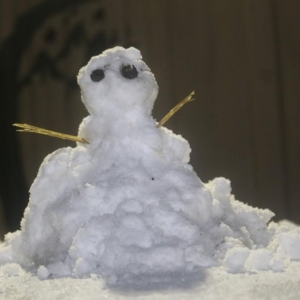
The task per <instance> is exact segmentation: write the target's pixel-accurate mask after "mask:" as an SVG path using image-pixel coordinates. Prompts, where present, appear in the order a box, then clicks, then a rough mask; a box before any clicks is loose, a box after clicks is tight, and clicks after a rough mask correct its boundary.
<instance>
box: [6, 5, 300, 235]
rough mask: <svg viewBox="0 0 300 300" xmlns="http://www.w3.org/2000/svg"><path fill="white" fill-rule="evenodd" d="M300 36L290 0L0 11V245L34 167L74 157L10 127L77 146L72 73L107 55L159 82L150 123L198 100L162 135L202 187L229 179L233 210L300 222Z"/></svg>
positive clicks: (14, 223)
mask: <svg viewBox="0 0 300 300" xmlns="http://www.w3.org/2000/svg"><path fill="white" fill-rule="evenodd" d="M299 32H300V2H299V0H285V1H281V0H277V1H275V0H248V1H247V0H240V1H236V0H226V1H224V0H188V1H187V0H164V1H162V0H151V1H150V0H139V1H137V0H106V1H104V0H103V1H96V0H84V1H83V0H72V1H70V0H51V1H50V0H34V1H32V0H30V1H29V0H11V1H6V0H0V88H1V94H0V97H1V99H0V103H1V110H0V122H1V130H0V135H1V147H0V199H1V206H2V208H1V211H0V212H1V213H0V216H1V217H0V223H1V224H0V235H3V233H4V232H7V231H14V230H16V229H17V228H19V223H20V219H21V217H22V214H23V211H24V208H25V207H26V205H27V202H28V190H29V187H30V184H31V183H32V181H33V180H34V178H35V176H36V173H37V171H38V167H39V165H40V164H41V162H42V160H43V158H44V157H45V156H46V155H47V154H48V153H50V152H52V151H54V150H55V149H57V148H60V147H64V146H69V145H70V146H74V143H72V142H68V141H62V140H57V139H53V138H50V137H44V136H38V135H33V134H25V133H24V134H20V133H16V131H15V129H14V128H12V126H11V124H12V123H15V122H18V123H29V124H32V125H36V126H40V127H43V128H47V129H51V130H56V131H60V132H64V133H69V134H73V135H76V133H77V128H78V125H79V123H80V122H81V120H82V118H83V117H84V116H86V115H87V112H86V110H85V108H84V106H83V105H82V104H81V101H80V92H79V88H78V87H77V84H76V75H77V72H78V70H79V68H80V67H82V66H84V65H85V64H86V63H87V62H88V60H89V58H90V57H91V56H92V55H97V54H99V53H101V52H102V51H103V50H105V49H107V48H110V47H112V46H115V45H121V46H124V47H128V46H131V45H133V46H135V47H137V48H139V49H140V50H141V51H142V54H143V56H144V60H145V61H146V63H147V64H148V65H149V66H150V68H151V69H152V71H153V73H154V74H155V75H156V78H157V81H158V84H159V86H160V94H159V97H158V99H157V102H156V105H155V109H154V113H153V114H154V117H155V118H156V119H157V120H160V119H161V118H162V117H163V116H164V115H165V114H166V113H167V112H168V111H169V110H170V109H171V108H172V107H173V106H174V105H175V104H176V103H178V102H179V101H180V100H182V99H183V98H184V97H185V96H186V95H187V94H189V93H190V92H191V91H192V90H195V91H196V101H194V102H193V103H190V104H188V105H187V106H185V107H184V108H183V109H182V110H181V111H180V112H179V113H178V114H177V115H175V116H174V117H173V118H172V119H171V120H170V121H169V122H168V123H167V127H168V128H170V129H172V130H173V131H174V132H175V133H179V134H182V135H183V136H184V137H185V138H186V139H187V140H188V141H189V142H190V144H191V147H192V159H191V164H192V165H193V166H194V168H195V170H196V171H197V173H198V174H199V176H200V178H201V179H202V180H203V181H205V182H207V181H208V180H210V179H213V178H214V177H218V176H224V177H227V178H229V179H230V180H231V182H232V187H233V194H235V195H236V198H237V199H239V200H241V201H243V202H246V203H249V204H250V205H252V206H258V207H262V208H270V209H271V210H273V211H274V212H275V213H276V216H277V217H276V218H277V220H278V219H282V218H288V219H290V220H293V221H295V222H300V213H299V210H298V206H299V202H300V199H299V194H300V187H299V175H298V172H299V170H300V158H299V153H300V130H299V129H300V126H299V125H300V119H299V113H300V39H299ZM47 192H51V191H45V193H47Z"/></svg>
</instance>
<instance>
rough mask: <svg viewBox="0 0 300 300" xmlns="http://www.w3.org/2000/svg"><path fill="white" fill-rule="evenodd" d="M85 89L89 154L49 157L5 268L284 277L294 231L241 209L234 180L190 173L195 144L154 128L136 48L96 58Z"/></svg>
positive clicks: (4, 253) (152, 94) (3, 250)
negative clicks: (222, 271) (214, 270)
mask: <svg viewBox="0 0 300 300" xmlns="http://www.w3.org/2000/svg"><path fill="white" fill-rule="evenodd" d="M78 83H79V85H80V88H81V93H82V101H83V103H84V104H85V106H86V107H87V109H88V112H89V114H90V115H89V116H88V117H86V118H85V119H84V120H83V121H82V123H81V124H80V126H79V134H78V135H79V136H80V137H82V138H84V139H85V140H87V141H88V144H81V143H78V144H77V146H76V147H75V148H71V147H67V148H63V149H59V150H57V151H55V152H54V153H52V154H50V155H48V156H47V157H46V158H45V160H44V162H43V164H42V165H41V167H40V169H39V172H38V175H37V177H36V179H35V181H34V183H33V184H32V186H31V189H30V200H29V204H28V207H27V208H26V210H25V213H24V218H23V220H22V222H21V230H20V231H17V232H15V233H10V234H8V235H6V238H5V241H4V242H3V243H2V244H1V245H0V264H5V263H17V264H20V265H21V266H22V267H23V268H24V269H26V270H29V271H31V272H32V273H34V274H37V276H38V278H40V279H47V278H50V277H51V278H55V277H65V276H73V277H88V276H90V275H91V274H94V275H93V276H100V277H101V278H105V279H107V280H108V281H109V282H110V283H121V282H130V281H131V282H132V278H134V280H137V281H138V280H149V281H152V282H156V283H157V282H160V281H162V280H165V281H172V280H173V279H174V278H177V279H178V278H180V280H182V278H183V277H182V276H183V274H186V275H187V277H188V276H190V277H189V278H192V277H193V276H194V274H195V273H197V272H200V273H199V274H202V273H201V272H203V268H209V267H213V266H224V267H225V268H226V270H228V271H229V272H231V273H239V272H248V271H249V272H253V271H260V270H273V271H276V272H279V271H282V270H283V269H284V266H285V262H286V260H287V261H289V260H292V259H300V250H299V249H300V235H299V229H298V227H296V226H294V227H291V226H290V225H278V224H275V223H270V224H268V223H269V221H270V219H271V218H272V217H273V215H274V214H273V213H272V212H271V211H269V210H268V209H258V208H253V207H250V206H248V205H246V204H244V203H241V202H239V201H237V200H235V198H234V196H233V195H232V193H231V186H230V181H229V180H227V179H224V178H216V179H214V180H212V181H210V182H209V183H207V184H205V183H203V182H202V181H201V180H200V179H199V178H198V176H197V174H196V173H195V172H194V171H193V168H192V166H191V165H189V164H188V162H189V155H190V152H191V149H190V146H189V144H188V142H187V141H186V140H185V139H184V138H183V137H181V136H178V135H175V134H174V133H173V132H172V131H170V130H168V129H166V128H164V127H161V128H157V122H156V121H155V120H154V119H153V117H152V116H151V111H152V107H153V104H154V101H155V99H156V96H157V93H158V86H157V84H156V81H155V78H154V75H153V74H152V73H151V71H150V69H149V68H148V67H147V65H146V64H145V63H144V62H143V61H142V60H141V55H140V52H139V51H138V50H137V49H135V48H129V49H124V48H122V47H116V48H113V49H110V50H107V51H105V52H104V53H103V54H101V55H99V56H95V57H93V58H92V59H91V60H90V62H89V63H88V64H87V66H85V67H84V68H82V69H81V70H80V72H79V75H78ZM13 268H14V267H13ZM14 272H15V271H13V270H12V271H11V274H14ZM130 278H131V279H130Z"/></svg>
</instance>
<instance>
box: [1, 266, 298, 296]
mask: <svg viewBox="0 0 300 300" xmlns="http://www.w3.org/2000/svg"><path fill="white" fill-rule="evenodd" d="M9 266H10V265H4V266H2V267H0V282H1V285H0V299H1V300H2V299H5V300H17V299H33V300H48V299H49V300H55V299H59V300H69V299H72V300H77V299H78V300H79V299H80V300H82V299H85V300H96V299H97V300H98V299H109V300H127V299H137V300H152V299H153V300H170V299H172V300H183V299H186V300H196V299H197V300H198V299H203V300H236V299H243V300H253V299H257V300H298V299H300V272H299V268H300V262H293V263H292V264H289V265H288V266H287V268H286V269H285V271H284V272H277V273H276V272H272V271H265V272H257V273H254V274H249V273H244V274H241V273H238V274H231V273H228V272H227V271H226V270H225V269H224V268H223V267H214V268H209V269H206V270H205V272H204V273H203V274H202V275H201V276H199V278H198V280H196V281H195V280H194V281H192V283H191V284H188V282H185V281H181V283H180V284H178V281H177V285H176V286H174V285H172V284H171V283H168V282H164V281H163V280H161V282H160V283H155V284H152V285H146V286H139V287H138V288H137V287H136V286H134V285H128V286H126V287H121V288H111V287H107V286H106V283H105V282H104V281H103V279H101V277H99V276H98V275H96V274H92V275H91V277H90V278H85V279H77V278H73V277H64V278H57V279H51V280H40V279H39V278H38V277H36V276H34V275H33V274H32V273H30V272H25V271H24V270H23V269H21V268H19V275H18V276H7V273H8V272H7V271H6V269H7V268H9ZM162 279H163V278H162Z"/></svg>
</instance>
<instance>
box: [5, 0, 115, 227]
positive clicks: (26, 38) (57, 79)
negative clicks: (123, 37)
mask: <svg viewBox="0 0 300 300" xmlns="http://www.w3.org/2000/svg"><path fill="white" fill-rule="evenodd" d="M7 5H8V4H7ZM105 16H106V14H105V10H104V8H103V5H102V4H101V3H100V4H99V1H93V0H88V1H83V0H65V1H60V0H52V1H41V2H40V3H39V4H37V5H34V6H31V7H29V8H28V9H27V10H26V11H25V12H24V13H22V14H20V15H19V16H16V19H15V26H14V27H13V28H12V31H11V32H10V33H9V34H8V35H7V37H6V38H5V39H4V41H3V42H2V44H1V45H0V61H1V69H0V77H1V91H2V94H3V96H2V98H1V112H2V115H1V118H0V122H1V132H0V134H1V140H2V141H3V146H2V147H1V148H0V157H1V159H0V169H1V172H0V195H1V198H2V203H3V210H4V214H5V217H6V226H7V229H8V230H9V231H15V230H16V229H18V228H19V226H20V225H19V224H20V220H21V217H22V215H23V212H24V209H25V207H26V205H27V203H28V189H29V184H31V182H27V180H26V177H27V178H28V177H29V178H32V177H33V178H34V177H35V175H33V174H31V173H30V172H34V173H35V174H36V171H37V168H38V165H39V164H40V163H41V160H42V158H43V157H45V156H46V154H48V153H49V152H50V151H51V150H54V149H57V148H59V147H61V146H65V145H66V143H61V142H58V141H53V140H51V141H49V142H48V141H46V139H45V140H44V141H45V142H44V144H45V147H44V148H43V147H42V149H36V148H35V145H36V142H35V141H36V140H35V139H36V137H29V135H28V136H26V137H20V135H19V134H18V133H16V130H15V129H14V128H13V127H12V124H13V123H16V122H24V123H31V124H32V123H34V124H35V125H41V126H47V124H49V127H50V128H49V129H53V130H55V129H56V130H58V131H63V132H68V130H70V128H71V130H72V131H74V129H75V130H77V127H78V124H79V123H80V120H81V119H82V117H81V115H80V114H79V116H77V117H76V116H74V115H75V114H76V113H77V111H76V110H75V109H74V106H73V103H72V100H73V99H74V94H76V98H78V99H76V104H78V105H80V95H79V91H78V88H77V82H76V75H77V72H78V70H79V68H80V67H81V66H82V65H84V64H86V62H87V61H88V60H89V58H90V57H91V56H93V55H96V54H98V53H100V52H102V51H103V50H105V49H107V48H109V47H112V46H114V45H115V43H116V41H117V34H116V32H112V33H110V34H107V33H106V32H105V31H104V28H105V26H104V24H105ZM1 17H4V16H1ZM11 17H13V16H11ZM81 109H82V108H81ZM66 110H69V112H70V113H69V114H68V113H66ZM82 110H83V109H82ZM63 114H64V117H62V115H63ZM66 115H69V118H66ZM73 118H75V119H76V125H75V127H73V125H74V124H70V121H72V119H73ZM62 119H63V120H65V123H64V122H62V121H61V120H62ZM77 119H78V120H77ZM73 123H75V122H74V120H73ZM53 125H54V128H53ZM75 134H76V133H75ZM20 138H21V143H20ZM49 145H51V146H50V147H49ZM47 146H48V147H47ZM21 149H22V150H21ZM46 149H47V150H46ZM49 149H50V151H49ZM37 157H38V158H39V160H38V159H37ZM34 159H35V165H34V166H32V161H34ZM24 167H25V171H24ZM30 181H31V180H30Z"/></svg>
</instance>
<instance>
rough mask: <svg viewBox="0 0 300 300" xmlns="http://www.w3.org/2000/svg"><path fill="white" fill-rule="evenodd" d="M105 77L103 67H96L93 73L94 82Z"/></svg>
mask: <svg viewBox="0 0 300 300" xmlns="http://www.w3.org/2000/svg"><path fill="white" fill-rule="evenodd" d="M103 78H104V71H103V70H102V69H96V70H94V71H93V72H92V73H91V79H92V80H93V81H94V82H99V81H101V80H102V79H103Z"/></svg>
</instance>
